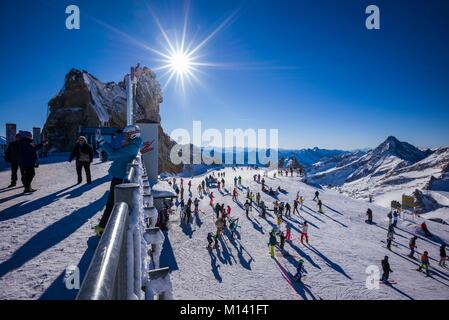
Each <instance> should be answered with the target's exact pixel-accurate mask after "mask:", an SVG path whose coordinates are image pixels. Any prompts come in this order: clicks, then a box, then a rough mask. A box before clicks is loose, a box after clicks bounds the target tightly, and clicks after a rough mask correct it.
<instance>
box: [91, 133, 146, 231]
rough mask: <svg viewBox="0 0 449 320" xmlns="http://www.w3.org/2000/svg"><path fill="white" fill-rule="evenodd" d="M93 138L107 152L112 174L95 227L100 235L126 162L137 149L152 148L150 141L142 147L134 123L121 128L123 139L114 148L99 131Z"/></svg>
mask: <svg viewBox="0 0 449 320" xmlns="http://www.w3.org/2000/svg"><path fill="white" fill-rule="evenodd" d="M95 138H96V140H97V143H98V145H99V146H100V148H101V149H102V150H103V151H105V152H106V153H107V155H108V160H110V161H112V164H111V167H110V168H109V174H110V175H111V176H112V180H111V185H110V189H109V195H108V200H107V202H106V208H105V210H104V213H103V216H102V217H101V219H100V223H99V224H98V226H96V227H95V233H96V234H97V235H99V236H100V235H101V234H102V233H103V231H104V229H105V227H106V224H107V222H108V220H109V216H110V215H111V213H112V209H113V207H114V204H115V200H114V190H115V187H116V186H117V185H119V184H122V183H123V180H124V179H125V177H126V173H127V165H128V163H130V162H131V161H132V160H133V159H134V158H135V157H136V156H137V154H138V153H139V151H140V152H141V153H146V152H149V151H152V150H153V148H152V147H151V144H152V142H148V143H145V145H144V146H143V148H142V145H143V144H142V139H141V137H140V128H139V126H136V125H130V126H127V127H125V128H124V129H123V141H122V143H121V146H120V147H119V148H114V147H113V146H112V145H111V144H110V143H108V142H105V141H104V138H103V137H102V136H101V132H99V131H98V132H97V133H96V135H95Z"/></svg>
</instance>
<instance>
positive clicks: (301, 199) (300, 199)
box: [299, 196, 304, 210]
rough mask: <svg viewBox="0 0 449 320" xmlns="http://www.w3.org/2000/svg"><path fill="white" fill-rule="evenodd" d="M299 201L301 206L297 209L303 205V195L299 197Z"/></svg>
mask: <svg viewBox="0 0 449 320" xmlns="http://www.w3.org/2000/svg"><path fill="white" fill-rule="evenodd" d="M299 203H300V204H301V207H300V208H299V210H302V206H303V205H304V197H303V196H300V197H299Z"/></svg>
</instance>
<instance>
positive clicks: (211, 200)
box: [209, 192, 214, 207]
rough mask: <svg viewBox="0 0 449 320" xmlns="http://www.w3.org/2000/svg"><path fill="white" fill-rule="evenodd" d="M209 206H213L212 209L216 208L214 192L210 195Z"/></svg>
mask: <svg viewBox="0 0 449 320" xmlns="http://www.w3.org/2000/svg"><path fill="white" fill-rule="evenodd" d="M209 199H210V200H209V205H210V206H211V207H213V206H214V193H213V192H211V193H210V195H209Z"/></svg>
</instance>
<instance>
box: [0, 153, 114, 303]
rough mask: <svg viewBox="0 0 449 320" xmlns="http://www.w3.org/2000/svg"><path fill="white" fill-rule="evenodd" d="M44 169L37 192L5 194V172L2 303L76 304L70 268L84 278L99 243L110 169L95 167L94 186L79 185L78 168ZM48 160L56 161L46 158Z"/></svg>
mask: <svg viewBox="0 0 449 320" xmlns="http://www.w3.org/2000/svg"><path fill="white" fill-rule="evenodd" d="M66 159H67V157H65V159H64V160H62V161H60V162H58V163H50V164H41V165H40V166H39V168H37V169H36V178H35V181H34V182H33V187H34V188H36V189H38V191H37V192H35V193H33V194H30V195H23V194H22V192H23V189H22V188H20V187H17V188H12V189H5V187H6V186H7V184H8V183H9V175H10V172H9V171H3V172H0V300H4V299H40V298H41V299H74V298H75V296H76V293H77V292H76V290H67V289H66V287H65V285H64V282H63V279H64V274H65V269H66V268H67V266H69V265H74V266H78V267H79V269H80V274H81V277H83V276H84V274H85V272H86V270H87V267H88V266H89V263H90V259H91V257H92V256H93V253H94V251H95V247H96V244H97V242H98V239H97V238H96V237H95V236H94V234H93V230H92V227H93V226H94V225H96V224H97V222H98V218H99V216H100V215H101V211H102V209H103V207H104V205H105V203H106V196H107V194H106V191H107V190H108V189H109V183H108V182H109V179H110V177H109V176H108V175H107V170H108V168H109V164H108V163H97V160H95V162H94V163H93V165H92V177H93V179H94V180H93V182H92V184H91V185H85V184H82V185H75V184H76V170H75V163H74V162H72V163H71V164H69V163H68V162H66V161H65V160H66ZM46 160H50V159H48V158H46Z"/></svg>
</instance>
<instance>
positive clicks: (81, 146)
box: [69, 136, 94, 184]
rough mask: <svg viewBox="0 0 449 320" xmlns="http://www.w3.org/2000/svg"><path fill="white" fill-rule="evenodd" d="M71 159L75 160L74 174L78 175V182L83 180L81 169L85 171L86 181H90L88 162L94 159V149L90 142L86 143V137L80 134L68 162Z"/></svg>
mask: <svg viewBox="0 0 449 320" xmlns="http://www.w3.org/2000/svg"><path fill="white" fill-rule="evenodd" d="M73 159H75V160H76V174H77V176H78V184H80V183H81V182H82V181H83V176H82V170H83V168H84V171H85V172H86V181H87V183H88V184H89V183H91V182H92V178H91V174H90V164H91V163H92V161H93V160H94V149H93V148H92V146H91V145H90V144H88V143H87V140H86V137H84V136H80V137H79V138H78V139H77V140H76V142H75V146H74V147H73V150H72V152H71V153H70V157H69V162H72V161H73Z"/></svg>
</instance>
